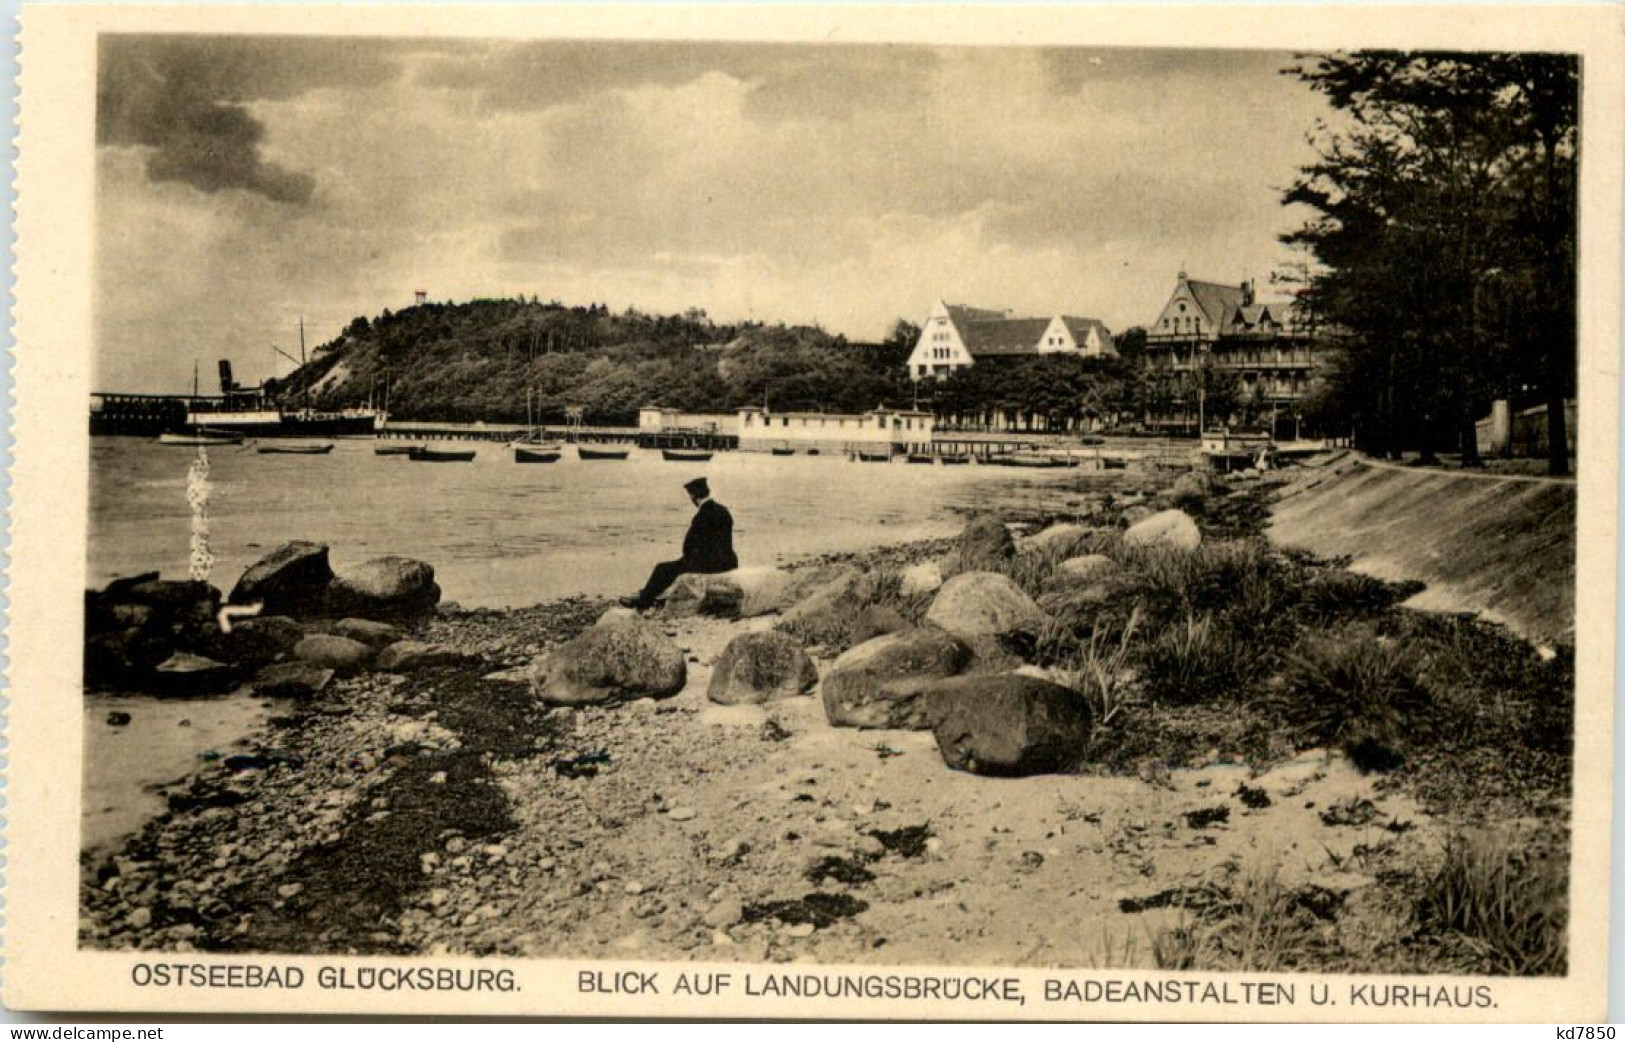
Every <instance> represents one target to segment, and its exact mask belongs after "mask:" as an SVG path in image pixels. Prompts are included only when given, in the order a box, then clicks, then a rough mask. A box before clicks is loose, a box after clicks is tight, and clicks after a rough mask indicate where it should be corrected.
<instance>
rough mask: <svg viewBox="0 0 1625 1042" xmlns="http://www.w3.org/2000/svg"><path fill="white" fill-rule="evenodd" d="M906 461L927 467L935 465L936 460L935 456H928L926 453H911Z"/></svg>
mask: <svg viewBox="0 0 1625 1042" xmlns="http://www.w3.org/2000/svg"><path fill="white" fill-rule="evenodd" d="M908 461H909V462H910V463H920V464H923V465H925V466H927V467H929V466H930V465H931V464H933V463H935V462H936V461H937V460H936V457H935V456H932V455H930V454H928V453H924V452H911V453H909V454H908Z"/></svg>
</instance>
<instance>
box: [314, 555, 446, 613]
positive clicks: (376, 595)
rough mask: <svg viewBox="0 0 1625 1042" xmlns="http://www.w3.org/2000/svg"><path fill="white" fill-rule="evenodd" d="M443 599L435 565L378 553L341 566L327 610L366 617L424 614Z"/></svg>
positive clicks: (328, 592)
mask: <svg viewBox="0 0 1625 1042" xmlns="http://www.w3.org/2000/svg"><path fill="white" fill-rule="evenodd" d="M439 603H440V587H439V586H438V585H436V583H435V581H434V567H433V566H432V565H429V564H427V563H425V562H423V561H414V560H412V559H411V558H409V557H375V558H373V559H372V560H370V561H363V562H361V563H360V564H357V565H352V566H350V567H347V568H345V569H343V570H341V571H340V572H339V573H338V574H337V575H336V576H334V578H333V582H332V584H331V585H329V586H328V588H327V610H328V611H329V612H330V613H332V614H334V615H355V616H359V617H361V618H364V619H382V620H390V619H398V618H402V617H410V616H413V615H421V614H423V613H424V612H427V611H430V610H432V609H433V608H434V606H435V605H436V604H439Z"/></svg>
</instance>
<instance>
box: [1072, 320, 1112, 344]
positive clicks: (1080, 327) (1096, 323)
mask: <svg viewBox="0 0 1625 1042" xmlns="http://www.w3.org/2000/svg"><path fill="white" fill-rule="evenodd" d="M1061 321H1062V322H1065V323H1066V328H1067V329H1068V330H1070V331H1071V333H1072V339H1073V340H1076V341H1077V342H1078V346H1079V347H1082V346H1083V344H1084V342H1085V341H1086V340H1088V339H1089V331H1090V330H1091V329H1094V330H1099V332H1100V342H1101V343H1102V344H1104V345H1106V346H1107V347H1110V346H1111V343H1112V331H1111V330H1110V329H1107V328H1106V323H1104V322H1102V321H1101V320H1100V319H1098V318H1078V317H1076V316H1074V315H1062V316H1061Z"/></svg>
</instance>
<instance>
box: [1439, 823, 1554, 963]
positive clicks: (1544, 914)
mask: <svg viewBox="0 0 1625 1042" xmlns="http://www.w3.org/2000/svg"><path fill="white" fill-rule="evenodd" d="M1418 916H1419V918H1420V919H1421V921H1422V927H1423V929H1424V931H1427V932H1430V933H1437V934H1443V935H1445V936H1447V937H1452V939H1454V940H1457V941H1460V942H1462V943H1463V944H1464V946H1465V947H1466V948H1467V951H1468V952H1469V953H1470V955H1471V956H1472V957H1473V958H1475V959H1476V960H1477V961H1479V963H1480V966H1481V967H1483V968H1485V969H1488V970H1489V971H1490V972H1495V973H1507V974H1517V975H1520V976H1561V975H1562V974H1564V973H1566V972H1567V966H1568V949H1567V930H1568V880H1567V878H1566V876H1565V873H1564V871H1563V869H1562V867H1561V866H1560V865H1558V864H1555V863H1554V862H1552V861H1550V860H1545V859H1542V860H1534V861H1530V860H1526V859H1525V858H1523V857H1522V856H1521V855H1520V854H1519V853H1518V852H1516V851H1515V850H1514V849H1513V847H1512V845H1511V844H1510V843H1508V842H1507V840H1506V838H1505V837H1504V836H1502V835H1499V834H1496V833H1489V832H1474V833H1464V834H1458V835H1456V836H1454V837H1452V838H1451V840H1450V841H1449V843H1448V844H1447V845H1446V847H1445V853H1444V862H1443V863H1442V864H1441V865H1440V866H1439V871H1438V872H1437V873H1436V874H1435V875H1434V876H1433V877H1432V878H1431V879H1430V880H1428V882H1427V885H1426V889H1425V890H1424V891H1423V894H1422V897H1421V900H1420V902H1419V904H1418Z"/></svg>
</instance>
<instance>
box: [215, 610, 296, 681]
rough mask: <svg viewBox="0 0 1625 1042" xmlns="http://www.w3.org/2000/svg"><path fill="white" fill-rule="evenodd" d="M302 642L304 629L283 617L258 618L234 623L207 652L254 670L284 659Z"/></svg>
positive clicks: (266, 616) (265, 616) (264, 616)
mask: <svg viewBox="0 0 1625 1042" xmlns="http://www.w3.org/2000/svg"><path fill="white" fill-rule="evenodd" d="M304 639H305V628H304V627H303V626H301V625H299V623H297V622H295V621H294V620H293V619H290V618H288V617H287V616H286V615H258V616H255V617H253V618H248V619H238V620H236V621H235V622H233V623H232V624H231V631H230V632H229V633H221V634H220V635H219V636H218V637H216V638H215V640H214V643H213V645H212V647H211V649H210V650H211V653H212V654H214V655H215V656H216V657H217V658H222V659H225V660H226V661H227V662H235V663H237V664H238V665H241V666H247V667H249V668H253V667H257V666H263V665H267V664H269V663H272V662H276V661H279V660H281V659H284V658H286V657H287V656H289V655H291V654H292V653H293V649H294V647H295V646H296V645H297V644H298V643H299V642H300V641H302V640H304Z"/></svg>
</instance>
